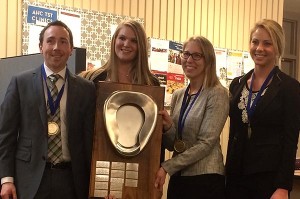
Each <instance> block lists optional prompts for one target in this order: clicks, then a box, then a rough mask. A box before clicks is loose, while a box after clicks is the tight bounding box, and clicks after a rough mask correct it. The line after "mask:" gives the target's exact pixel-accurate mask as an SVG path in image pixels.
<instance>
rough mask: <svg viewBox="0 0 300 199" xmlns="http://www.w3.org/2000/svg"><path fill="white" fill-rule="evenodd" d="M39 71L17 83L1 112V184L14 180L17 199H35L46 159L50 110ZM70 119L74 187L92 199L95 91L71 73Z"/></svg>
mask: <svg viewBox="0 0 300 199" xmlns="http://www.w3.org/2000/svg"><path fill="white" fill-rule="evenodd" d="M42 81H43V80H42V74H41V67H38V68H37V69H34V70H30V71H27V72H24V73H22V74H20V75H18V76H16V77H13V78H12V80H11V82H10V84H9V86H8V89H7V92H6V96H5V98H4V101H3V103H2V105H1V110H0V178H2V177H6V176H12V177H14V179H15V186H16V189H17V195H18V199H32V198H33V197H34V195H35V194H36V192H37V190H38V187H39V185H40V183H41V179H42V176H43V172H44V169H45V164H46V159H47V148H48V142H47V138H48V136H47V131H48V130H47V107H46V102H45V94H44V86H43V83H42ZM67 85H68V86H67V92H68V95H67V102H66V109H67V110H66V114H67V115H66V119H67V130H68V143H69V150H70V156H71V160H72V172H73V176H74V185H75V189H76V194H77V196H78V199H83V198H88V189H89V176H90V163H91V154H92V138H93V131H94V128H93V126H94V113H95V100H96V96H95V95H96V92H95V86H94V84H93V83H92V82H89V81H87V80H85V79H83V78H81V77H78V76H75V75H73V74H71V73H70V72H69V76H68V84H67Z"/></svg>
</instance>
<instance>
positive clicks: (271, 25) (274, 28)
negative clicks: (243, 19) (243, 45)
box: [249, 19, 285, 64]
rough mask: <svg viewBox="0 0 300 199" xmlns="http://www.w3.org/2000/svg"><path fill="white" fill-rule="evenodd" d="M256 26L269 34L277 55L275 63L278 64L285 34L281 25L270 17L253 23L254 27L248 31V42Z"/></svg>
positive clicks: (282, 51) (281, 54)
mask: <svg viewBox="0 0 300 199" xmlns="http://www.w3.org/2000/svg"><path fill="white" fill-rule="evenodd" d="M258 28H263V29H264V30H266V31H267V32H268V34H269V35H270V37H271V40H272V43H273V46H274V48H275V52H276V55H277V56H276V60H275V62H276V64H278V63H279V59H280V57H282V56H283V53H284V47H285V43H284V42H285V36H284V32H283V29H282V27H281V25H280V24H279V23H277V22H276V21H274V20H272V19H263V20H261V21H259V22H257V23H255V25H254V27H253V28H252V29H251V32H250V38H249V43H250V44H251V40H252V35H253V33H254V32H255V31H256V30H257V29H258Z"/></svg>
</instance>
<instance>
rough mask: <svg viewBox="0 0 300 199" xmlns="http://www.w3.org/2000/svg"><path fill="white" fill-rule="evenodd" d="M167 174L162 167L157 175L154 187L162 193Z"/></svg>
mask: <svg viewBox="0 0 300 199" xmlns="http://www.w3.org/2000/svg"><path fill="white" fill-rule="evenodd" d="M166 176H167V172H166V171H165V170H164V168H162V167H160V168H159V170H158V171H157V173H156V178H155V183H154V186H155V188H157V189H158V190H160V191H163V186H164V184H165V180H166Z"/></svg>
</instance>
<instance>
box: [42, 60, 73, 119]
mask: <svg viewBox="0 0 300 199" xmlns="http://www.w3.org/2000/svg"><path fill="white" fill-rule="evenodd" d="M42 75H43V79H44V80H45V84H46V87H47V95H48V102H49V108H50V111H51V115H54V114H55V112H56V110H57V108H58V107H59V103H60V100H61V98H62V95H63V93H64V88H65V82H66V81H65V82H64V84H63V86H62V87H61V89H60V90H59V92H58V95H57V98H56V100H55V101H54V100H53V98H52V96H51V92H50V89H49V87H48V84H47V75H46V71H45V68H44V64H43V65H42ZM67 77H68V70H66V75H65V79H66V80H67Z"/></svg>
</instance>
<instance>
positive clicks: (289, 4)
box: [283, 0, 300, 13]
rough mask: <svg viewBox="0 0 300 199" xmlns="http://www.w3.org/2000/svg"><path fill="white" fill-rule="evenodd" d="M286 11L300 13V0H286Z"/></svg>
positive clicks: (284, 4) (284, 7)
mask: <svg viewBox="0 0 300 199" xmlns="http://www.w3.org/2000/svg"><path fill="white" fill-rule="evenodd" d="M284 11H288V12H295V13H300V0H284V3H283V12H284Z"/></svg>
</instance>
